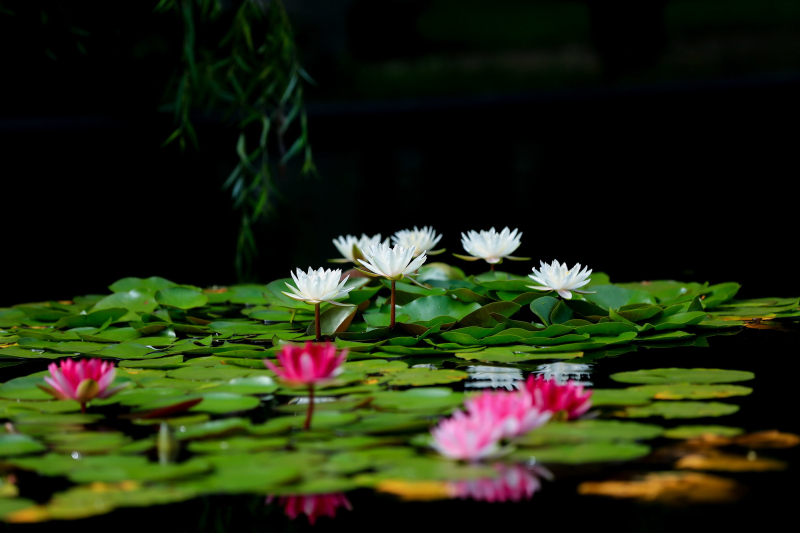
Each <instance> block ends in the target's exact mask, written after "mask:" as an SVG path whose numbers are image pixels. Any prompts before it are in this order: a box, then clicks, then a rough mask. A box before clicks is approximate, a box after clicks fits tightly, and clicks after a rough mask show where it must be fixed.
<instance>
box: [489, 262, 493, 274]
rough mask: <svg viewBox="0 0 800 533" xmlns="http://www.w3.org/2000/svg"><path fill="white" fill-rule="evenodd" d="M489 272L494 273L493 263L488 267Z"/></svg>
mask: <svg viewBox="0 0 800 533" xmlns="http://www.w3.org/2000/svg"><path fill="white" fill-rule="evenodd" d="M489 270H491V271H492V272H494V263H491V264H490V265H489Z"/></svg>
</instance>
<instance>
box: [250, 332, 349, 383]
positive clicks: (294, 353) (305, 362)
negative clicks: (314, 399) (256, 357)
mask: <svg viewBox="0 0 800 533" xmlns="http://www.w3.org/2000/svg"><path fill="white" fill-rule="evenodd" d="M276 358H277V360H278V363H280V366H278V365H275V364H274V363H273V362H272V361H270V360H268V359H264V364H265V365H267V368H269V369H270V370H272V371H273V372H275V374H276V375H277V376H278V378H280V379H281V380H282V381H283V382H285V383H287V384H289V385H294V386H297V385H317V384H319V383H323V382H325V381H328V380H331V379H333V378H335V377H336V376H337V375H339V374H341V372H342V368H341V366H342V363H344V361H345V359H347V350H342V351H341V352H340V353H339V354H337V353H336V346H335V345H333V344H331V343H330V342H325V344H321V343H312V342H307V343H305V345H304V346H297V345H293V344H286V345H284V346H283V348H282V349H281V351H279V352H278V354H277V356H276Z"/></svg>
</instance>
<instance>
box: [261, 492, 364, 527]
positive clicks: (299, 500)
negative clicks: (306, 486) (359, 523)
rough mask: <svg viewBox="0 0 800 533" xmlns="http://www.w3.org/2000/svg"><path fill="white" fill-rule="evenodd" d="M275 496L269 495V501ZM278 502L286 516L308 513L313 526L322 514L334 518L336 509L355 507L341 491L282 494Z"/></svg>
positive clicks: (309, 521)
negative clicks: (295, 494)
mask: <svg viewBox="0 0 800 533" xmlns="http://www.w3.org/2000/svg"><path fill="white" fill-rule="evenodd" d="M272 500H273V497H272V496H268V497H267V503H270V502H272ZM278 503H279V504H280V505H281V506H282V507H283V511H284V512H285V513H286V516H288V517H289V518H291V519H292V520H294V519H296V518H297V517H298V516H300V515H301V514H303V515H306V517H307V518H308V523H309V524H311V525H312V526H313V525H314V523H315V522H316V521H317V518H319V517H321V516H327V517H329V518H334V517H335V516H336V509H338V508H339V507H344V508H345V509H347V510H348V511H351V510H352V509H353V507H352V506H351V505H350V502H349V501H348V500H347V498H346V497H345V495H344V494H342V493H341V492H335V493H331V494H306V495H298V496H281V497H280V498H278Z"/></svg>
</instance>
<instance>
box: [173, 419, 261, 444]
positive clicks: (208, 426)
mask: <svg viewBox="0 0 800 533" xmlns="http://www.w3.org/2000/svg"><path fill="white" fill-rule="evenodd" d="M250 426H251V423H250V420H248V419H246V418H239V417H232V418H222V419H220V420H212V421H210V422H203V423H201V424H194V425H191V426H184V427H181V428H179V430H178V431H177V432H176V433H175V438H177V439H178V440H189V439H201V438H207V437H215V436H219V435H224V434H228V433H236V432H243V431H246V430H248V429H249V428H250Z"/></svg>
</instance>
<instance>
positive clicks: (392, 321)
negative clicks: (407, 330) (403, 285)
mask: <svg viewBox="0 0 800 533" xmlns="http://www.w3.org/2000/svg"><path fill="white" fill-rule="evenodd" d="M394 284H395V281H394V280H392V305H391V311H390V315H389V316H390V317H391V319H390V321H389V327H390V328H393V327H394Z"/></svg>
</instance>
